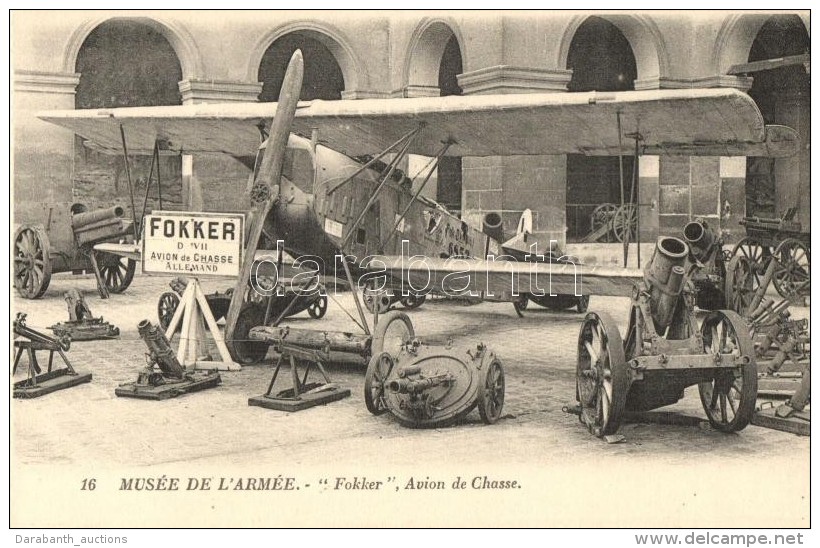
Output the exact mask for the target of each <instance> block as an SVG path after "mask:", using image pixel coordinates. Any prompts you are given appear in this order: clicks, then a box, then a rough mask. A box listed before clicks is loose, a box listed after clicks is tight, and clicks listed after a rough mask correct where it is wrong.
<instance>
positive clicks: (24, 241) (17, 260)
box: [14, 225, 51, 299]
mask: <svg viewBox="0 0 820 548" xmlns="http://www.w3.org/2000/svg"><path fill="white" fill-rule="evenodd" d="M50 247H51V246H50V245H49V241H48V235H47V234H46V232H45V230H43V229H42V228H40V227H39V226H28V225H26V226H22V227H20V228H19V229H17V232H16V233H15V234H14V287H15V289H17V292H18V293H19V294H20V296H21V297H23V298H25V299H37V298H39V297H42V296H43V293H45V292H46V289H48V284H49V282H50V281H51V259H50V258H49V256H48V252H49V249H50Z"/></svg>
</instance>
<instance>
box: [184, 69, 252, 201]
mask: <svg viewBox="0 0 820 548" xmlns="http://www.w3.org/2000/svg"><path fill="white" fill-rule="evenodd" d="M179 91H180V93H181V94H182V104H184V105H191V104H199V103H235V102H255V101H257V99H258V97H259V94H260V93H261V92H262V83H261V82H236V81H223V80H205V79H193V78H192V79H187V80H183V81H181V82H180V83H179ZM260 143H261V137H260ZM247 154H248V156H249V157H250V156H254V155H255V154H256V151H255V150H249V151H248V152H247ZM250 173H251V171H250V169H249V168H248V167H247V166H245V165H244V164H242V163H241V162H239V161H238V160H235V159H233V158H230V157H226V156H221V155H200V156H197V157H196V158H194V157H192V156H190V155H183V158H182V191H183V195H184V203H185V207H186V209H188V210H191V211H238V212H246V211H247V210H248V198H247V195H246V188H247V184H248V176H249V175H250Z"/></svg>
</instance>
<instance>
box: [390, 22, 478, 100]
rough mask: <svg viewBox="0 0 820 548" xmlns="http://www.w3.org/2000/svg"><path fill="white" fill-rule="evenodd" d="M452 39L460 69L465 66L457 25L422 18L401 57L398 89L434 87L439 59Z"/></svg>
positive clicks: (461, 40) (465, 60) (462, 41)
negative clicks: (456, 44) (459, 58)
mask: <svg viewBox="0 0 820 548" xmlns="http://www.w3.org/2000/svg"><path fill="white" fill-rule="evenodd" d="M453 36H455V39H456V41H457V42H458V48H459V51H460V53H461V63H462V66H468V64H467V57H466V54H465V51H464V40H463V39H462V37H461V32H460V29H459V27H458V25H457V24H455V22H454V21H452V20H450V19H443V18H435V19H433V18H426V19H423V20H422V21H421V22H419V24H418V26H417V27H416V29H415V30H414V31H413V34H412V35H411V37H410V41H409V43H408V46H407V51H406V53H405V56H404V59H405V61H404V67H403V70H402V80H401V86H402V88H403V89H406V88H407V87H408V86H418V87H420V88H425V87H438V75H439V69H440V67H441V58H442V56H443V55H444V50H445V48H446V47H447V43H448V42H449V41H450V39H451V38H452V37H453Z"/></svg>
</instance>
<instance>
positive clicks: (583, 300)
mask: <svg viewBox="0 0 820 548" xmlns="http://www.w3.org/2000/svg"><path fill="white" fill-rule="evenodd" d="M575 308H576V310H578V313H579V314H583V313H584V312H586V311H587V309H588V308H589V295H581V296H580V297H578V302H577V303H575Z"/></svg>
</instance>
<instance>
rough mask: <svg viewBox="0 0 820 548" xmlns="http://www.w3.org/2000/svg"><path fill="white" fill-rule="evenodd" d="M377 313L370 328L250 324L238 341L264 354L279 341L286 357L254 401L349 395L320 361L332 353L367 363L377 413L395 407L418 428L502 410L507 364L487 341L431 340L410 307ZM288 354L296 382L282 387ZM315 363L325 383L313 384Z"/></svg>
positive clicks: (292, 405)
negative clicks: (421, 333) (421, 334)
mask: <svg viewBox="0 0 820 548" xmlns="http://www.w3.org/2000/svg"><path fill="white" fill-rule="evenodd" d="M376 318H377V319H376V326H375V329H374V330H373V334H372V335H369V334H355V333H347V332H339V331H318V330H311V329H297V328H291V327H287V326H278V327H265V326H256V327H253V328H251V329H250V330H249V332H248V335H247V338H248V340H247V341H246V342H244V343H243V344H242V345H240V348H242V349H244V350H245V351H246V352H248V353H251V354H254V355H257V356H259V355H261V356H264V354H265V353H266V352H267V350H268V347H273V349H274V350H275V351H277V352H279V353H280V358H279V362H278V363H277V366H276V370H275V373H274V376H273V379H272V380H271V382H270V385H269V386H268V391H267V393H266V394H263V395H262V396H258V397H254V398H251V399H250V400H249V403H250V405H258V406H262V407H269V408H273V409H280V410H288V411H293V410H298V409H303V408H305V407H308V406H309V405H317V404H319V403H327V402H329V401H333V400H336V399H340V398H342V397H345V395H347V394H345V393H344V392H345V391H342V390H339V389H338V387H335V386H334V385H332V383H330V379H329V378H328V376H327V373H326V372H325V370H324V367H323V365H322V364H323V363H327V362H329V361H331V359H332V358H331V353H334V354H337V355H338V354H345V355H347V356H348V357H356V358H358V359H361V360H364V361H366V362H367V363H368V367H367V373H366V374H365V385H364V400H365V405H366V406H367V409H368V411H370V412H371V413H373V414H374V415H380V414H382V413H384V412H386V411H390V412H391V413H392V414H393V415H394V416H395V417H396V419H397V420H398V421H399V422H400V423H402V424H403V425H405V426H412V427H433V426H442V425H445V424H449V423H452V422H453V421H456V420H458V419H460V418H462V417H464V416H465V415H467V414H468V413H470V412H471V411H472V410H473V409H475V408H476V407H478V409H479V413H480V415H481V418H482V420H483V421H484V422H485V423H487V424H492V423H494V422H496V421H497V420H498V419H499V418H500V417H501V410H502V407H503V405H504V369H503V367H502V364H501V361H500V360H499V359H498V357H497V356H496V355H495V354H494V353H493V352H492V351H490V350H489V349H487V348H486V347H485V346H484V345H478V346H477V347H476V348H474V349H472V350H468V351H466V352H459V351H456V350H453V349H452V348H451V347H450V346H449V345H448V346H447V347H443V348H442V347H434V346H426V345H423V344H421V343H420V341H419V340H418V339H417V338H416V336H415V331H414V329H413V324H412V322H411V321H410V318H409V317H408V316H407V314H405V313H403V312H398V311H391V312H388V313H386V314H384V315H382V316H379V315H376ZM283 360H284V361H290V364H291V378H292V383H293V387H292V388H290V389H288V390H286V391H282V392H279V393H278V394H276V393H274V391H273V387H274V383H275V382H276V376H277V374H278V372H279V367H280V365H281V363H282V362H283ZM297 361H302V362H303V363H305V364H306V366H307V367H306V369H305V373H304V376H303V377H302V378H300V376H298V375H297V373H296V364H297ZM313 366H316V367H317V368H318V369H319V371H320V372H321V374H322V375H323V376H324V377H325V381H326V383H327V384H308V383H307V377H308V373H309V371H310V370H311V368H312V367H313Z"/></svg>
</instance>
